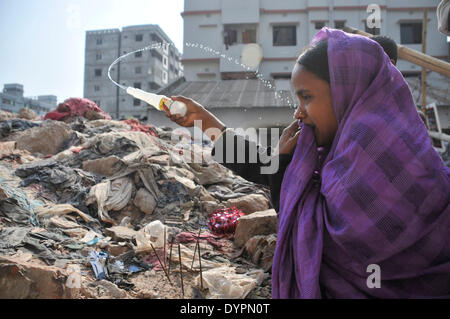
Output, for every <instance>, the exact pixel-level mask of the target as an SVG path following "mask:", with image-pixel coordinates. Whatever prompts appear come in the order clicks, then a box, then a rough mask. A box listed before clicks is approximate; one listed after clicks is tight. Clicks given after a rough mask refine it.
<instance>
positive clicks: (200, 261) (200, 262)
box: [197, 228, 203, 289]
mask: <svg viewBox="0 0 450 319" xmlns="http://www.w3.org/2000/svg"><path fill="white" fill-rule="evenodd" d="M200 230H201V228H200ZM198 237H199V238H200V233H199V235H198ZM197 246H198V263H199V265H200V286H201V287H202V289H203V275H202V254H201V252H200V241H197Z"/></svg>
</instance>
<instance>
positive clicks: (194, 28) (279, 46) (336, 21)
mask: <svg viewBox="0 0 450 319" xmlns="http://www.w3.org/2000/svg"><path fill="white" fill-rule="evenodd" d="M369 4H377V5H378V6H379V8H380V17H381V27H380V28H379V29H378V28H373V29H369V28H367V24H366V21H367V18H368V17H369V16H370V15H371V13H372V11H369V12H367V8H368V5H369ZM438 4H439V0H408V1H401V0H377V1H373V0H281V1H272V0H246V1H242V0H208V1H205V0H185V8H184V12H183V13H182V16H183V18H184V40H185V46H184V51H183V64H184V66H185V72H184V73H185V77H186V79H187V80H188V81H205V80H207V81H217V80H220V79H228V78H243V77H246V76H248V74H245V72H246V71H248V70H245V69H244V68H243V67H242V66H241V65H240V64H238V63H235V59H236V58H237V59H238V60H239V59H240V56H241V53H242V49H243V47H244V46H245V45H246V44H248V43H257V44H258V45H259V46H260V47H261V49H262V62H261V64H260V65H259V69H258V73H259V74H262V75H264V77H265V78H267V79H274V78H288V77H289V76H290V71H291V69H292V66H293V63H294V62H295V60H296V58H297V57H298V55H299V54H300V53H301V51H302V49H303V48H304V47H305V46H307V45H308V43H309V42H310V41H311V39H312V38H313V36H314V35H315V34H316V32H317V31H318V30H319V29H321V28H322V27H323V26H330V27H335V28H342V27H343V26H351V27H354V28H358V29H361V30H365V31H368V32H370V33H375V34H381V35H388V36H390V37H391V38H392V39H393V40H395V41H396V42H397V43H400V44H403V45H405V46H407V47H410V48H412V49H415V50H418V51H422V23H423V18H424V11H425V10H427V11H428V25H427V27H428V32H427V50H426V53H427V54H429V55H431V56H434V57H437V58H440V59H447V58H448V44H447V41H446V37H445V36H444V35H442V34H440V33H439V32H438V31H437V17H436V8H437V5H438ZM193 44H194V45H193ZM197 44H198V45H197ZM201 46H202V47H203V48H204V47H208V48H211V49H212V50H213V51H209V50H205V49H202V48H201ZM217 51H220V53H221V54H224V55H225V57H223V56H218V55H217V54H216V52H217ZM228 58H231V59H232V61H231V62H230V61H229V59H228ZM398 68H399V69H400V70H401V71H402V72H404V74H407V73H414V72H416V73H418V72H419V71H420V67H418V66H415V65H413V64H411V63H408V62H406V61H401V60H400V61H399V63H398ZM252 71H254V70H252Z"/></svg>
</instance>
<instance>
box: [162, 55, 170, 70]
mask: <svg viewBox="0 0 450 319" xmlns="http://www.w3.org/2000/svg"><path fill="white" fill-rule="evenodd" d="M163 67H164V68H166V69H167V68H168V67H169V59H168V58H167V57H166V56H164V57H163Z"/></svg>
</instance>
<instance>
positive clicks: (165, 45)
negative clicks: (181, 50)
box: [163, 42, 169, 54]
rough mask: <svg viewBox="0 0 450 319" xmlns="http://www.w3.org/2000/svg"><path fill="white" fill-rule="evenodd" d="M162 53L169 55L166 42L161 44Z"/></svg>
mask: <svg viewBox="0 0 450 319" xmlns="http://www.w3.org/2000/svg"><path fill="white" fill-rule="evenodd" d="M163 52H164V53H165V54H168V53H169V43H167V42H166V43H164V44H163Z"/></svg>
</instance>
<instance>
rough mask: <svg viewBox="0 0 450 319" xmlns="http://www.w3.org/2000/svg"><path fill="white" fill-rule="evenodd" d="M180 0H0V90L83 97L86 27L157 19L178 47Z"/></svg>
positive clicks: (180, 37)
mask: <svg viewBox="0 0 450 319" xmlns="http://www.w3.org/2000/svg"><path fill="white" fill-rule="evenodd" d="M183 8H184V0H164V1H158V0H0V41H1V42H0V43H1V44H0V90H1V91H2V90H3V85H4V84H6V83H19V84H23V85H24V91H25V93H24V94H25V96H27V97H28V96H38V95H56V96H57V97H58V103H59V102H62V101H64V100H65V99H67V98H70V97H83V80H84V50H85V34H86V31H87V30H97V29H113V28H120V29H121V28H122V27H124V26H130V25H140V24H158V25H159V26H160V27H161V28H162V29H163V30H164V32H165V33H166V34H167V35H168V36H169V38H170V39H171V40H172V41H173V43H174V44H175V46H176V47H177V49H178V50H179V51H180V52H182V51H183V19H182V17H181V15H180V13H181V12H182V11H183Z"/></svg>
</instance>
